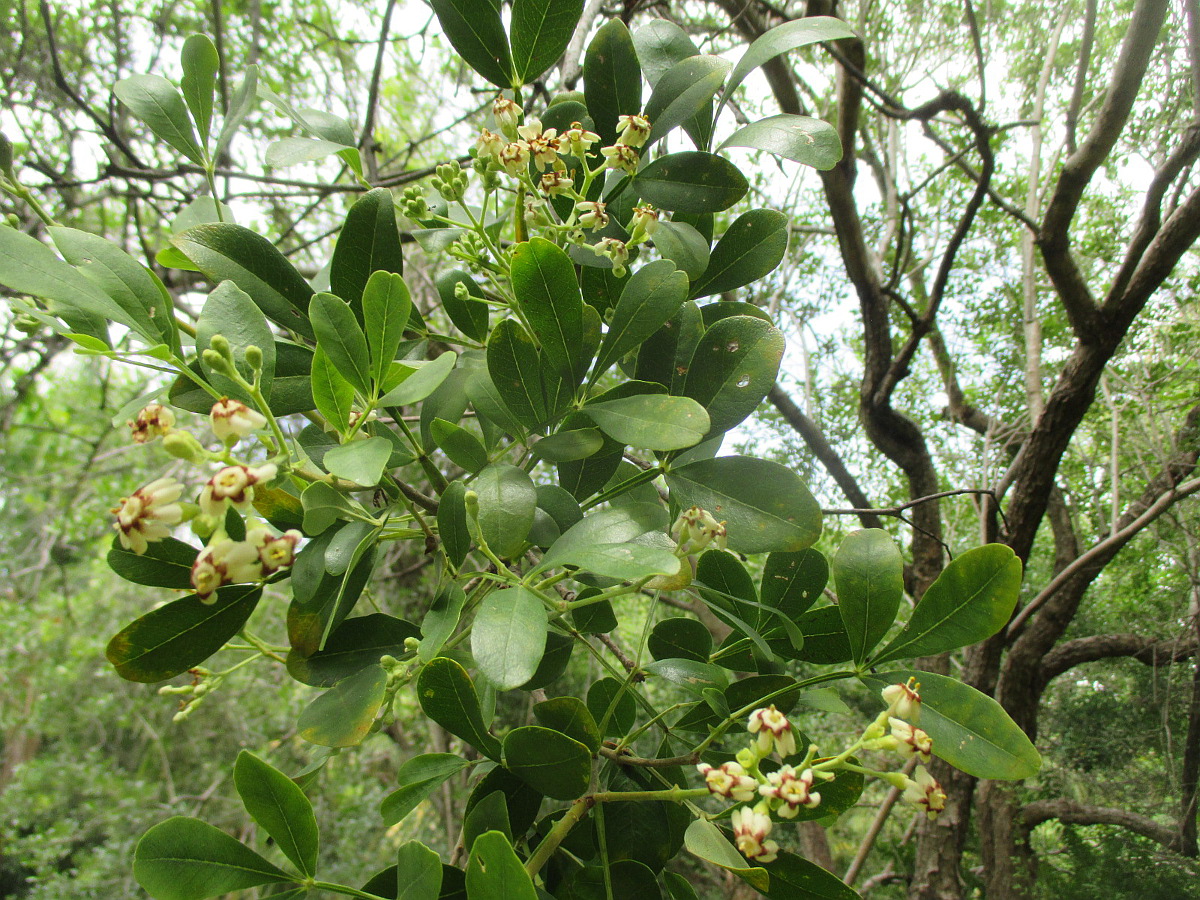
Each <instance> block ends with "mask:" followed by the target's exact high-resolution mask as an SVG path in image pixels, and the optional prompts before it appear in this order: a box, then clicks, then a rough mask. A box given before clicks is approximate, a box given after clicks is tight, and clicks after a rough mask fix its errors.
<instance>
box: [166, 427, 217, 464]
mask: <svg viewBox="0 0 1200 900" xmlns="http://www.w3.org/2000/svg"><path fill="white" fill-rule="evenodd" d="M162 445H163V449H164V450H166V451H167V452H168V453H170V454H171V455H172V456H173V457H175V458H176V459H182V460H183V461H184V462H190V463H197V464H199V463H202V462H204V461H205V460H206V459H208V454H207V453H205V452H204V448H203V447H202V446H200V442H199V441H198V440H196V439H195V438H194V437H192V435H190V434H189V433H188V432H186V431H178V430H173V431H169V432H167V433H166V434H165V435H163V439H162Z"/></svg>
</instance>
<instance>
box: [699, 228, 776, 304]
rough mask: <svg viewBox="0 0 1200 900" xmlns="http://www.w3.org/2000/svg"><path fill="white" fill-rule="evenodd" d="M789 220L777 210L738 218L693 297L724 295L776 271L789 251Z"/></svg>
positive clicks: (716, 249) (728, 231)
mask: <svg viewBox="0 0 1200 900" xmlns="http://www.w3.org/2000/svg"><path fill="white" fill-rule="evenodd" d="M787 244H788V217H787V216H785V215H784V214H783V213H781V212H777V211H776V210H773V209H752V210H750V211H749V212H746V213H743V214H742V215H740V216H738V217H737V218H736V219H735V220H734V221H733V224H732V225H730V226H729V228H727V229H726V230H725V234H724V235H722V236H721V240H720V241H718V242H717V246H716V247H714V248H713V251H712V256H711V257H710V258H709V261H708V267H707V268H706V269H705V270H704V274H703V275H701V276H700V278H699V279H697V281H696V283H695V284H694V285H692V296H693V297H704V296H707V295H709V294H721V293H724V292H725V291H732V290H734V289H735V288H740V287H743V286H744V285H747V284H751V283H753V282H755V281H758V280H759V279H760V278H762V277H764V276H766V275H768V274H770V273H771V272H773V271H775V268H776V266H778V265H779V263H780V261H781V260H782V259H783V254H784V253H785V252H786V251H787Z"/></svg>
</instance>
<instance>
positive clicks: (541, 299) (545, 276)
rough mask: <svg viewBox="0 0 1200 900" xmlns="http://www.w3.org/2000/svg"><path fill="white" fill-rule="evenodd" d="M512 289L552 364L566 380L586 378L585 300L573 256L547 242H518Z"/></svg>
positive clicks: (572, 381) (533, 240)
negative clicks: (583, 361) (583, 353)
mask: <svg viewBox="0 0 1200 900" xmlns="http://www.w3.org/2000/svg"><path fill="white" fill-rule="evenodd" d="M512 288H513V294H514V295H515V296H516V298H517V304H518V305H519V306H520V308H521V312H522V313H524V315H525V320H526V321H527V322H528V323H529V325H530V327H531V328H532V329H533V331H534V334H535V335H536V336H537V338H538V342H539V343H540V344H541V348H542V352H543V353H544V354H545V357H546V360H547V361H548V362H549V363H550V365H551V366H552V367H553V368H554V369H555V371H557V372H558V374H559V376H560V377H561V378H563V379H564V380H567V381H570V382H571V383H572V384H573V383H575V382H576V381H577V380H578V378H579V377H580V376H581V374H582V373H581V372H580V371H579V370H580V364H579V359H578V356H579V347H580V344H581V343H582V341H583V299H582V298H581V296H580V293H579V282H578V281H577V280H576V277H575V266H574V264H573V263H572V262H571V258H570V257H569V256H567V254H566V253H565V252H564V251H563V250H562V249H561V248H559V247H557V246H555V245H554V244H552V243H550V241H548V240H546V239H545V238H537V237H535V238H533V239H532V240H530V241H526V242H524V243H521V244H517V246H516V247H515V248H514V250H513V252H512ZM493 377H495V373H493Z"/></svg>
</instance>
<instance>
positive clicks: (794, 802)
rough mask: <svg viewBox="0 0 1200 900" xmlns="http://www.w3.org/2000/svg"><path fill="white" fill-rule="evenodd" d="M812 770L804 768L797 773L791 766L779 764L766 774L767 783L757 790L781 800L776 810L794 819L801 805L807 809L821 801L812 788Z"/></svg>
mask: <svg viewBox="0 0 1200 900" xmlns="http://www.w3.org/2000/svg"><path fill="white" fill-rule="evenodd" d="M812 786H813V771H812V769H805V770H804V771H803V772H801V773H800V774H799V775H797V774H796V770H795V769H794V768H793V767H792V766H781V767H780V768H779V770H778V771H775V772H771V773H770V774H768V775H767V783H766V784H764V785H762V786H761V787H759V789H758V792H759V793H760V794H762V795H763V796H764V797H767V798H769V799H772V800H779V801H782V804H783V805H782V806H780V807H779V809H778V810H776V811H777V812H778V813H779V815H781V816H782V817H783V818H785V819H794V818H795V817H796V814H797V813H798V812H800V807H801V806H806V807H808V808H809V809H812V808H813V807H815V806H817V805H819V804H820V802H821V795H820V794H819V793H818V792H816V791H814V790H813V789H812Z"/></svg>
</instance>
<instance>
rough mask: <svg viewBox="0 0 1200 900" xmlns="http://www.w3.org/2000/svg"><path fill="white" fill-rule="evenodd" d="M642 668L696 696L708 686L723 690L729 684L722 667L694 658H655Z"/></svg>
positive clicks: (726, 674)
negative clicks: (697, 660)
mask: <svg viewBox="0 0 1200 900" xmlns="http://www.w3.org/2000/svg"><path fill="white" fill-rule="evenodd" d="M642 668H644V669H645V670H646V671H647V672H649V673H650V674H651V675H657V676H658V677H660V678H662V679H663V680H664V681H669V682H671V684H676V685H679V687H681V688H683V689H684V690H685V691H687V692H688V693H690V694H695V695H696V696H697V697H699V696H701V695H702V694H703V692H704V691H706V690H708V689H709V688H712V689H715V690H718V691H723V690H724V689H725V688H726V687H728V686H729V674H728V673H727V672H726V671H725V670H724V669H723V668H721V667H720V666H713V665H709V664H708V663H702V662H696V661H695V660H694V659H657V660H655V661H654V662H651V663H646V664H645V665H643V666H642Z"/></svg>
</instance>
